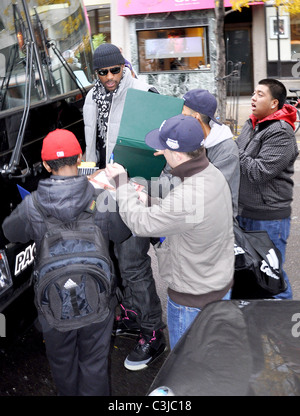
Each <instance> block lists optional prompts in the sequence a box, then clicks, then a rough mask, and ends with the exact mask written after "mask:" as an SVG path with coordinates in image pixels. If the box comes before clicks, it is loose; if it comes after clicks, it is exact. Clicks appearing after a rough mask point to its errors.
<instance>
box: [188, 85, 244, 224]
mask: <svg viewBox="0 0 300 416" xmlns="http://www.w3.org/2000/svg"><path fill="white" fill-rule="evenodd" d="M183 99H184V106H183V110H182V114H184V115H185V116H192V117H194V118H196V119H197V120H198V121H199V123H200V124H201V127H202V128H203V131H204V137H205V140H204V147H205V149H206V156H207V158H208V160H209V161H210V162H211V163H212V164H213V165H214V166H215V167H216V168H218V169H219V170H220V171H221V172H222V173H223V175H224V176H225V179H226V180H227V182H228V185H229V188H230V190H231V196H232V207H233V216H234V217H236V216H237V213H238V196H239V187H240V158H239V152H238V147H237V144H236V142H235V141H234V140H233V134H232V132H231V130H230V128H229V127H228V126H226V125H225V124H222V123H220V121H219V120H217V118H216V117H215V113H216V110H217V100H216V98H215V97H214V96H213V95H212V94H211V93H210V92H209V91H207V90H203V89H194V90H190V91H188V92H187V93H185V94H184V96H183Z"/></svg>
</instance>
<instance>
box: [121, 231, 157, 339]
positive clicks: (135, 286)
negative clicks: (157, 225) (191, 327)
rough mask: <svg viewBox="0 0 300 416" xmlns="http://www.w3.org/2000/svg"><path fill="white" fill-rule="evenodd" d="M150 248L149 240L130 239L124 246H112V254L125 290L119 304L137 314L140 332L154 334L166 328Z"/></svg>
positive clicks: (122, 244)
mask: <svg viewBox="0 0 300 416" xmlns="http://www.w3.org/2000/svg"><path fill="white" fill-rule="evenodd" d="M149 248H150V239H149V238H147V237H136V236H131V237H129V238H128V239H127V240H125V241H124V242H123V243H120V244H119V243H116V244H115V254H116V257H117V259H118V267H119V270H120V274H121V279H122V285H123V287H124V299H123V301H122V305H123V306H124V307H125V308H126V309H129V310H133V311H134V312H136V313H137V316H136V318H137V322H138V324H139V325H140V326H141V328H142V329H146V330H147V331H148V330H149V331H156V330H158V329H160V328H163V327H164V326H165V325H164V323H163V321H162V309H161V303H160V299H159V297H158V295H157V292H156V286H155V281H154V278H153V274H152V268H151V258H150V257H149V255H148V251H149Z"/></svg>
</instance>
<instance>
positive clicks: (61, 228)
mask: <svg viewBox="0 0 300 416" xmlns="http://www.w3.org/2000/svg"><path fill="white" fill-rule="evenodd" d="M32 195H33V202H34V205H35V207H36V208H37V210H38V211H39V213H40V214H41V216H42V218H43V219H44V221H45V224H46V226H47V232H46V233H45V235H44V236H43V240H42V243H41V247H40V250H39V253H37V256H36V258H37V260H36V264H35V271H34V276H35V302H36V306H37V308H38V310H39V311H41V312H42V314H43V315H44V317H45V319H46V321H47V322H48V324H49V325H50V326H51V327H53V328H56V329H57V330H58V331H62V332H64V331H69V330H73V329H78V328H81V327H83V326H86V325H89V324H92V323H95V322H102V321H103V320H105V319H106V318H107V316H108V315H109V313H110V309H111V307H112V304H111V301H112V299H113V294H114V289H115V276H114V273H113V266H112V263H111V259H110V257H109V253H108V248H107V245H106V242H105V240H104V237H103V235H102V232H101V230H100V228H99V227H97V226H96V224H95V222H94V211H95V209H96V204H95V201H92V204H90V207H89V208H88V209H87V210H86V211H84V212H82V213H81V214H80V215H79V216H78V217H77V219H76V220H75V221H72V222H70V223H62V222H61V221H59V220H57V219H56V218H54V217H49V216H47V215H46V213H45V212H44V211H43V208H42V207H41V206H40V205H39V204H38V202H37V200H36V198H35V194H32Z"/></svg>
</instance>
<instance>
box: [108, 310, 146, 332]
mask: <svg viewBox="0 0 300 416" xmlns="http://www.w3.org/2000/svg"><path fill="white" fill-rule="evenodd" d="M120 306H121V308H122V314H121V315H119V316H117V317H116V325H115V328H114V330H113V335H132V336H135V337H136V336H138V335H139V334H140V332H141V328H140V327H139V325H138V323H137V322H136V315H137V314H136V312H134V311H131V310H129V309H125V308H124V306H123V305H120Z"/></svg>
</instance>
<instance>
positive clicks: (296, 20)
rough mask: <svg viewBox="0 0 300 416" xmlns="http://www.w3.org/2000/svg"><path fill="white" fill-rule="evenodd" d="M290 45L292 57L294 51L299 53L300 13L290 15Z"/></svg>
mask: <svg viewBox="0 0 300 416" xmlns="http://www.w3.org/2000/svg"><path fill="white" fill-rule="evenodd" d="M290 19H291V45H292V57H293V55H294V54H295V53H300V13H298V14H296V15H291V16H290Z"/></svg>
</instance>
